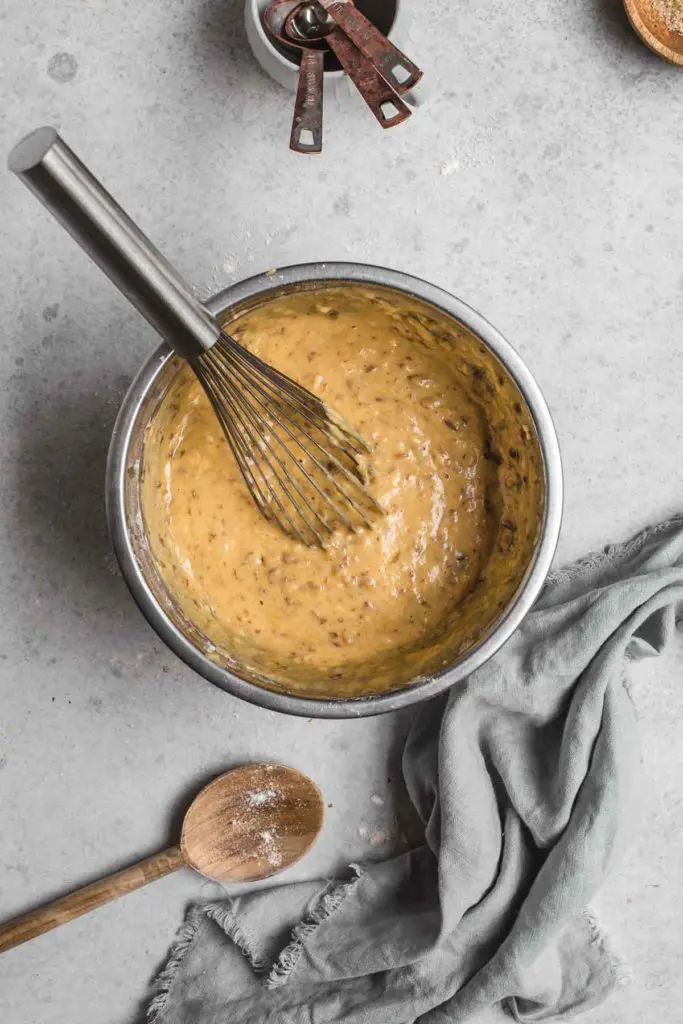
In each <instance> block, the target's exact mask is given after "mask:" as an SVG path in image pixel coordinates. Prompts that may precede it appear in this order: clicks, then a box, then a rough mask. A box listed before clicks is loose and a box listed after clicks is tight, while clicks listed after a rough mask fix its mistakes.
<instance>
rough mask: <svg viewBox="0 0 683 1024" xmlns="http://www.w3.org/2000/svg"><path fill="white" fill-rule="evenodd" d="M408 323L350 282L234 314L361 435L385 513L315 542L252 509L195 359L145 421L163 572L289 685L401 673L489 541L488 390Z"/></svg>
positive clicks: (257, 664)
mask: <svg viewBox="0 0 683 1024" xmlns="http://www.w3.org/2000/svg"><path fill="white" fill-rule="evenodd" d="M416 328H419V324H418V323H417V322H413V323H412V324H411V323H410V321H409V320H408V321H406V319H405V318H402V317H401V316H398V317H397V315H396V312H395V309H394V307H393V306H392V305H391V304H390V303H388V302H385V301H384V300H383V299H382V298H381V297H379V296H376V295H373V294H370V293H368V292H367V291H365V290H363V289H361V288H359V287H347V288H334V289H327V290H325V291H324V292H320V291H316V292H303V293H299V294H295V295H288V296H286V297H282V298H279V299H275V300H274V301H271V302H270V303H268V304H266V305H265V306H262V307H260V308H257V309H255V310H253V311H250V312H248V313H247V314H246V315H244V316H243V317H241V318H240V319H239V320H237V321H236V322H234V323H232V324H230V326H229V328H228V329H229V331H230V333H231V334H232V335H233V336H234V337H236V338H237V339H238V340H239V341H241V342H242V344H244V345H246V346H247V347H248V348H249V349H251V350H252V351H253V352H255V353H256V354H257V355H259V356H260V357H261V358H262V359H264V360H266V361H267V362H269V363H271V364H272V365H274V366H275V367H277V368H278V369H280V370H282V371H283V372H285V373H287V374H288V375H289V376H290V377H293V378H294V379H295V380H297V381H299V382H300V383H301V384H303V385H304V386H305V387H307V388H309V389H310V390H311V391H313V392H314V393H315V394H317V395H319V396H320V397H321V398H322V399H323V401H325V402H326V403H327V404H328V405H329V406H331V407H332V408H333V409H335V410H337V411H338V412H339V413H341V414H342V415H343V416H344V417H345V418H346V419H347V420H348V421H349V422H350V423H351V424H353V426H354V427H355V428H356V429H357V430H358V432H359V433H360V434H361V435H362V436H363V437H364V439H365V440H366V442H367V443H368V444H369V446H370V449H371V457H370V464H371V467H372V473H371V478H370V487H371V489H372V493H373V495H374V497H375V498H376V499H377V501H378V502H379V504H380V506H381V507H382V509H383V513H384V514H383V515H381V516H378V517H377V518H376V521H375V523H374V526H373V528H372V529H364V530H362V531H361V532H359V533H357V534H351V533H349V532H348V531H346V530H344V529H340V530H338V531H336V532H335V533H334V534H333V536H332V537H331V538H330V540H329V542H328V543H327V545H326V548H325V550H320V549H318V548H309V547H305V546H304V545H302V544H301V543H300V542H297V541H295V540H293V539H290V538H289V537H287V536H285V535H284V534H283V533H282V531H281V530H280V529H279V528H278V527H277V525H275V524H274V523H272V522H269V521H267V520H266V519H264V518H263V516H262V515H261V514H260V513H259V511H258V509H257V508H256V506H255V505H254V503H253V501H252V499H251V497H250V495H249V493H248V491H247V489H246V486H245V484H244V482H243V480H242V477H241V475H240V472H239V470H238V468H237V466H236V464H235V462H234V460H233V458H232V455H231V453H230V450H229V447H228V445H227V443H226V441H225V438H224V437H223V434H222V431H221V428H220V426H219V424H218V422H217V420H216V417H215V414H214V412H213V410H212V408H211V406H210V405H209V402H208V400H207V398H206V396H205V395H204V392H203V390H202V388H201V385H200V384H199V383H198V382H197V380H196V379H195V377H194V375H193V373H192V371H191V370H190V369H189V367H187V366H183V367H182V368H181V369H180V371H179V372H178V373H177V375H176V376H175V378H174V380H173V382H172V384H171V386H170V388H169V390H168V392H167V394H166V396H165V398H164V401H163V403H162V405H161V407H160V409H159V411H158V413H157V415H156V417H155V419H154V421H153V423H152V424H151V426H150V428H149V432H148V436H147V439H146V442H145V470H144V482H143V509H144V515H145V521H146V528H147V534H148V538H149V543H150V546H151V549H152V552H153V554H154V557H155V560H156V562H157V564H158V566H159V569H160V572H161V575H162V577H163V579H164V582H165V583H166V585H167V587H168V589H169V590H170V592H171V594H172V595H173V598H174V600H175V601H176V602H177V603H178V604H179V605H180V606H181V608H182V609H183V612H184V614H185V615H186V617H187V618H188V619H189V620H190V621H191V622H193V623H194V624H195V626H197V627H198V628H199V629H200V630H201V631H202V632H203V633H204V634H205V635H206V637H207V638H208V639H209V641H210V644H211V647H212V648H214V647H215V648H216V649H217V650H222V651H224V652H227V653H228V654H229V656H230V658H231V659H232V660H233V662H234V661H235V660H236V661H237V662H238V663H242V664H245V665H247V666H251V668H252V669H253V670H255V671H256V672H257V673H259V674H262V675H264V676H267V677H269V678H270V679H271V680H276V681H277V680H279V681H281V685H283V686H284V687H285V688H287V689H295V690H297V692H311V693H315V694H316V695H320V694H325V693H329V692H330V689H332V690H334V691H335V692H338V693H344V694H347V693H349V694H351V693H361V692H366V691H368V689H372V688H373V687H374V688H377V687H378V686H379V685H380V684H378V682H377V680H378V678H379V677H380V676H382V674H383V672H386V670H387V666H388V665H391V664H393V665H394V670H393V677H396V676H399V677H400V675H401V671H397V669H398V667H399V666H402V665H405V666H408V665H409V662H410V657H409V655H410V653H411V652H414V651H415V650H418V649H419V650H424V649H425V647H427V648H428V647H429V645H430V644H432V643H435V642H436V640H437V639H438V638H439V637H440V636H442V635H443V633H444V630H445V629H446V627H447V625H448V624H449V622H450V621H451V619H452V613H453V610H454V609H455V608H457V607H458V606H459V605H460V604H461V603H462V602H463V600H464V599H465V598H466V596H467V595H468V594H469V593H470V592H471V591H472V590H473V588H474V587H475V586H476V585H477V581H479V580H480V579H481V577H482V574H483V573H484V571H485V569H486V567H487V564H488V563H489V561H490V558H491V555H492V552H493V549H494V546H495V545H496V543H497V540H498V539H499V534H500V523H501V517H502V512H503V502H502V499H501V479H500V468H501V463H502V458H501V456H500V455H499V454H498V453H497V451H496V450H495V448H494V447H493V441H492V436H491V431H490V424H489V421H488V417H487V413H486V409H485V405H484V403H482V401H481V400H480V399H479V398H478V397H477V395H476V394H475V393H474V391H476V389H474V391H473V390H469V391H468V389H467V387H466V382H464V381H463V379H462V374H461V371H460V369H459V366H458V363H457V361H455V360H453V358H452V354H451V353H449V352H446V351H445V350H444V347H443V346H442V345H438V344H434V342H433V340H432V339H430V338H429V337H428V336H427V335H425V332H424V330H422V331H420V330H419V329H417V331H416ZM465 618H467V617H465ZM406 658H407V659H408V660H407V661H406V660H405V659H406ZM391 675H392V673H391V671H389V673H388V676H391ZM372 680H374V682H373V681H372ZM381 688H384V685H382V686H381Z"/></svg>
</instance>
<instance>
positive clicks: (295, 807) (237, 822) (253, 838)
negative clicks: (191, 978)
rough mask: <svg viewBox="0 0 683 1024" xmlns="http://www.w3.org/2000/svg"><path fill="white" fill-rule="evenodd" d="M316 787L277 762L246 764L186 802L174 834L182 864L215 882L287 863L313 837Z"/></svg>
mask: <svg viewBox="0 0 683 1024" xmlns="http://www.w3.org/2000/svg"><path fill="white" fill-rule="evenodd" d="M322 820H323V801H322V796H321V794H320V790H319V789H318V787H317V786H316V785H315V783H314V782H312V781H311V780H310V779H309V778H308V777H307V776H306V775H302V774H301V772H298V771H296V770H295V769H294V768H285V767H284V765H281V764H247V765H244V766H243V767H241V768H234V769H233V770H232V771H231V772H228V773H227V774H226V775H221V776H220V777H219V778H217V779H214V780H213V782H210V783H209V785H208V786H205V787H204V789H203V790H202V791H201V793H199V795H198V796H196V797H195V799H194V800H193V801H192V804H191V805H190V808H189V810H188V811H187V813H186V815H185V818H184V821H183V828H182V832H181V835H180V852H181V854H182V855H183V858H184V860H185V863H186V864H188V865H189V866H190V867H191V868H194V869H195V871H198V872H199V873H200V874H201V875H205V876H206V877H207V878H212V879H214V881H216V882H253V881H255V880H256V879H261V878H269V877H270V875H275V874H277V872H278V871H283V870H284V869H285V868H288V867H290V865H292V864H294V863H295V862H296V861H298V860H300V859H301V857H303V856H304V854H305V853H307V852H308V851H309V850H310V848H311V847H312V846H313V844H314V843H315V841H316V839H317V838H318V832H319V831H320V827H321V825H322Z"/></svg>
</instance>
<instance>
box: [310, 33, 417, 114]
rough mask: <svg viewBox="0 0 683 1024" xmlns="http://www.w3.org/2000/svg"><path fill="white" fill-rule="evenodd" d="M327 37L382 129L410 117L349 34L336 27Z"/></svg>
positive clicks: (405, 108)
mask: <svg viewBox="0 0 683 1024" xmlns="http://www.w3.org/2000/svg"><path fill="white" fill-rule="evenodd" d="M325 38H326V40H327V42H328V44H329V47H330V49H331V50H332V51H333V52H334V53H335V55H336V56H337V58H338V60H339V63H340V64H341V66H342V67H343V68H344V71H345V72H346V74H347V75H348V76H349V78H350V79H351V81H352V82H353V84H354V85H355V87H356V88H357V89H358V92H359V93H360V94H361V96H362V97H363V99H364V100H365V102H366V104H367V105H368V107H369V108H370V110H371V111H372V113H373V114H374V115H375V117H376V118H377V120H378V121H379V123H380V124H381V125H382V128H393V126H394V125H395V124H400V123H401V121H405V120H406V118H408V117H410V114H411V111H410V109H409V108H408V107H407V106H406V104H405V103H404V102H403V100H402V99H400V98H399V97H398V96H397V94H396V93H395V92H394V90H393V89H392V88H391V86H390V85H388V84H387V82H385V81H384V79H383V78H382V76H381V75H380V74H379V72H378V71H377V69H376V68H375V67H373V65H372V64H371V63H370V61H369V60H368V58H367V57H365V56H364V55H363V54H362V53H361V52H360V50H359V49H358V47H357V46H356V44H355V43H352V42H351V40H350V39H349V37H348V36H347V35H346V33H344V32H342V30H341V29H340V28H334V29H333V30H332V31H331V32H330V33H329V34H328V35H327V36H326V37H325Z"/></svg>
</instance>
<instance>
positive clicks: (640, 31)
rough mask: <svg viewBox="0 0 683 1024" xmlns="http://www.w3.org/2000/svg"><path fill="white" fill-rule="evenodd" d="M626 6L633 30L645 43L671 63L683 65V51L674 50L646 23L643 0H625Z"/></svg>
mask: <svg viewBox="0 0 683 1024" xmlns="http://www.w3.org/2000/svg"><path fill="white" fill-rule="evenodd" d="M624 8H625V10H626V14H627V16H628V20H629V21H630V22H631V26H632V28H633V30H634V31H635V32H636V34H637V35H638V36H640V38H641V39H642V41H643V42H644V43H645V45H646V46H648V47H649V48H650V49H651V50H652V51H653V52H654V53H656V54H657V55H658V56H659V57H663V58H664V60H667V61H669V63H670V64H675V65H677V66H678V67H683V52H681V53H678V52H677V51H676V50H672V49H671V47H670V46H667V44H666V43H665V42H663V41H662V40H661V39H660V38H659V37H658V36H656V35H655V34H654V32H653V31H652V29H650V28H649V26H648V25H646V23H645V21H644V20H643V17H642V15H641V13H640V12H641V0H624Z"/></svg>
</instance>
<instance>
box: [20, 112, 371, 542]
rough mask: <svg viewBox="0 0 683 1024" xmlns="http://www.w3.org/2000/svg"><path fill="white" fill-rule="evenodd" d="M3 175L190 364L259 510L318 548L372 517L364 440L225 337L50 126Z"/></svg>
mask: <svg viewBox="0 0 683 1024" xmlns="http://www.w3.org/2000/svg"><path fill="white" fill-rule="evenodd" d="M9 168H10V170H11V171H13V172H14V173H15V174H17V175H18V176H19V177H20V178H21V180H22V181H23V182H24V183H25V184H26V185H27V186H28V188H30V189H31V191H32V192H34V193H35V194H36V195H37V196H38V198H39V199H40V200H41V201H42V202H43V203H44V204H45V206H47V208H48V209H49V210H50V211H51V213H53V214H54V216H55V217H56V218H57V220H59V221H60V223H61V224H62V225H63V226H64V227H65V228H66V229H67V230H68V231H69V232H70V233H71V234H72V235H73V236H74V238H75V239H76V240H77V241H78V242H79V243H80V245H81V246H82V247H83V248H84V249H85V250H86V252H88V253H89V255H90V256H91V257H92V258H93V259H94V260H95V262H96V263H98V264H99V266H100V267H101V268H102V269H103V270H104V271H105V273H106V274H107V275H108V276H109V277H110V278H111V279H112V280H113V281H114V283H115V284H116V285H117V286H118V287H119V288H120V289H121V291H122V292H123V293H124V295H126V296H127V297H128V298H129V299H130V301H131V302H132V303H133V304H134V305H135V306H137V308H138V309H139V310H140V312H141V313H143V315H144V316H145V317H146V318H147V319H148V320H149V321H150V323H151V324H152V325H153V326H154V327H155V328H156V329H157V330H158V331H159V333H160V334H161V335H162V336H163V337H164V338H165V339H166V340H167V341H168V342H169V343H170V344H171V345H172V346H173V348H174V349H175V350H176V352H178V353H179V354H180V355H181V356H183V357H184V358H185V359H187V361H188V362H189V363H190V365H191V366H192V369H193V370H194V372H195V373H196V375H197V377H198V378H199V381H200V382H201V384H202V386H203V388H204V390H205V392H206V394H207V395H208V397H209V400H210V401H211V404H212V406H213V408H214V410H215V412H216V415H217V417H218V419H219V421H220V424H221V426H222V428H223V431H224V433H225V436H226V438H227V441H228V443H229V445H230V448H231V450H232V453H233V455H234V457H235V459H236V461H237V464H238V466H239V468H240V470H241V472H242V475H243V477H244V480H245V482H246V485H247V487H248V489H249V492H250V494H251V496H252V498H253V499H254V501H255V502H256V504H257V506H258V508H259V509H260V511H261V512H262V513H263V514H264V515H265V516H266V517H268V518H270V519H273V520H274V521H275V522H277V523H278V525H279V526H280V527H281V528H282V529H283V530H284V531H285V533H288V534H290V535H291V536H293V537H296V538H298V539H299V540H301V541H303V542H304V543H306V544H319V545H323V543H324V540H325V538H326V536H329V534H330V533H332V532H333V531H334V530H335V529H336V528H337V527H339V526H345V527H347V528H348V529H350V530H355V529H357V528H358V527H359V526H361V525H365V526H370V525H371V517H372V514H373V512H375V511H381V509H380V506H379V505H378V504H377V503H376V501H375V500H374V498H373V497H372V495H371V494H370V492H369V491H368V489H367V487H366V485H365V474H364V471H363V463H362V457H363V455H364V454H366V453H367V452H368V449H367V446H366V445H365V443H364V441H363V440H362V438H360V437H359V436H358V434H356V433H355V431H354V430H353V429H352V428H351V427H350V426H349V425H348V424H347V423H346V422H345V420H344V419H343V418H342V417H341V416H339V415H338V414H337V413H335V412H334V411H333V410H331V409H329V408H328V407H327V406H326V405H325V403H324V402H322V401H321V400H320V399H319V398H317V397H316V396H315V395H313V394H311V392H310V391H307V390H306V388H304V387H302V386H301V385H300V384H297V383H296V382H295V381H293V380H291V379H290V378H289V377H286V376H285V375H284V374H282V373H280V372H279V371H278V370H275V369H274V368H273V367H272V366H269V365H268V364H267V363H265V362H263V360H261V359H259V358H258V357H257V356H255V355H254V354H253V353H251V352H249V351H248V350H247V349H246V348H244V346H242V345H240V344H239V342H237V341H236V340H235V339H234V338H231V337H230V336H229V335H228V334H226V332H225V331H224V330H223V328H222V327H221V325H220V323H219V322H218V321H217V320H216V319H215V317H213V316H212V315H211V313H210V312H209V311H208V309H206V307H205V306H203V305H202V304H201V302H199V301H198V300H197V299H196V298H195V297H194V296H193V295H192V293H191V291H190V288H189V287H188V285H187V284H186V283H185V281H183V279H182V278H181V277H180V276H179V275H178V273H177V272H176V271H175V270H174V269H173V267H171V265H170V264H169V263H168V262H167V261H166V259H165V258H164V257H163V256H162V255H161V253H160V252H159V251H158V250H157V249H156V248H155V247H154V246H153V245H152V243H151V242H150V241H149V239H147V238H146V237H145V235H144V234H143V233H142V232H141V231H140V229H139V228H138V227H137V225H136V224H134V223H133V221H132V220H131V219H130V217H128V215H127V214H126V213H125V212H124V211H123V210H122V209H121V207H120V206H119V205H118V204H117V203H116V202H115V201H114V200H113V199H112V197H111V196H110V195H109V193H108V192H106V190H105V189H104V188H103V187H102V185H101V184H100V183H99V182H98V181H97V179H96V178H95V177H94V176H93V175H92V174H91V173H90V171H89V170H88V169H87V168H86V167H85V165H84V164H83V163H82V162H81V161H80V160H79V159H78V157H77V156H76V155H75V154H74V153H73V152H72V150H71V149H70V148H69V147H68V146H67V145H66V143H65V142H64V141H63V139H61V138H60V136H59V135H58V133H57V132H56V131H55V129H54V128H38V129H37V130H36V131H34V132H32V133H31V134H30V135H28V136H27V137H26V138H25V139H23V140H22V141H21V142H20V143H19V144H18V145H17V146H15V148H14V149H13V150H12V152H11V154H10V157H9Z"/></svg>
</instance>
